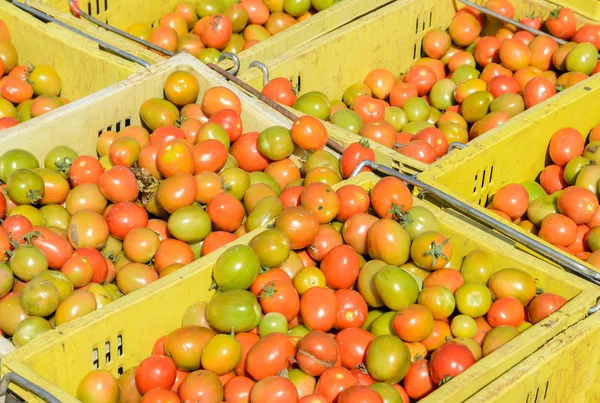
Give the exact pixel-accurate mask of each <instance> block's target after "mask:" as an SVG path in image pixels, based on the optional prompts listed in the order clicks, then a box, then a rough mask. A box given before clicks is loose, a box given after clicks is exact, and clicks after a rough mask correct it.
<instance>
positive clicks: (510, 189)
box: [492, 183, 529, 220]
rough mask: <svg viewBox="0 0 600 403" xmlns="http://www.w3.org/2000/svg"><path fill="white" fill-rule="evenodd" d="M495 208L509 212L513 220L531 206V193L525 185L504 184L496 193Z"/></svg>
mask: <svg viewBox="0 0 600 403" xmlns="http://www.w3.org/2000/svg"><path fill="white" fill-rule="evenodd" d="M492 203H493V206H494V208H496V209H498V210H500V211H502V212H504V213H506V214H508V216H509V217H510V218H511V219H512V220H516V219H517V218H521V216H523V214H525V212H526V211H527V207H528V206H529V194H528V193H527V190H526V189H525V187H523V185H520V184H518V183H511V184H508V185H504V186H502V187H501V188H500V189H499V190H498V191H497V192H496V194H495V195H494V199H493V201H492Z"/></svg>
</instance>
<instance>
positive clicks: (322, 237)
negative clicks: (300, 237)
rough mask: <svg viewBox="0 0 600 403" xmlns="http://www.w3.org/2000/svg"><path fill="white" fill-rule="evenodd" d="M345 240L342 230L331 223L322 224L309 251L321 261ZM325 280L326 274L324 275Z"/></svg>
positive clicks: (315, 258)
mask: <svg viewBox="0 0 600 403" xmlns="http://www.w3.org/2000/svg"><path fill="white" fill-rule="evenodd" d="M343 243H344V240H343V239H342V235H341V234H340V232H339V231H338V230H337V229H335V228H333V227H332V226H331V225H328V224H322V225H321V226H320V227H319V232H318V233H317V236H316V237H315V239H314V241H313V242H312V243H311V244H310V245H309V246H308V248H307V251H308V254H309V255H310V257H311V258H313V259H314V260H316V261H321V260H322V259H323V258H324V257H325V256H326V255H327V254H328V253H329V252H330V251H331V250H332V249H333V248H335V247H337V246H340V245H343ZM323 280H325V276H324V275H323Z"/></svg>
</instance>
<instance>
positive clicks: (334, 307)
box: [300, 287, 339, 332]
mask: <svg viewBox="0 0 600 403" xmlns="http://www.w3.org/2000/svg"><path fill="white" fill-rule="evenodd" d="M338 311H339V305H338V301H337V297H336V296H335V292H334V291H333V290H331V289H329V288H323V287H311V288H309V289H308V290H307V291H305V292H304V294H302V297H301V298H300V315H301V316H302V322H303V323H304V324H305V325H306V326H307V327H308V328H309V329H311V330H320V331H323V332H327V331H329V330H331V329H332V328H333V326H334V325H335V322H336V321H337V314H338Z"/></svg>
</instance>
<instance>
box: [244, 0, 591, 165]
mask: <svg viewBox="0 0 600 403" xmlns="http://www.w3.org/2000/svg"><path fill="white" fill-rule="evenodd" d="M594 1H595V0H594ZM475 2H476V3H478V4H485V2H486V0H477V1H475ZM510 2H511V3H512V4H513V5H514V7H515V18H517V19H518V18H520V17H522V16H524V15H526V14H531V13H532V12H535V13H536V15H541V16H544V17H545V16H547V15H548V14H549V13H550V11H551V10H553V9H554V8H556V6H555V5H554V4H551V3H549V2H548V1H542V0H510ZM457 6H458V7H461V6H462V4H461V3H460V2H459V1H455V0H406V1H397V2H394V3H392V4H389V5H387V6H385V7H382V8H381V9H379V10H377V11H375V12H373V13H371V14H369V15H367V16H365V17H362V18H360V19H358V20H356V21H354V22H352V23H350V24H348V25H346V26H344V27H342V28H339V29H337V30H335V31H333V32H330V33H328V34H326V35H324V36H322V37H321V38H319V39H317V40H315V41H312V42H310V43H308V44H306V45H303V46H301V47H299V48H297V49H295V50H294V51H293V52H288V53H284V54H282V55H281V56H279V57H277V58H275V59H273V60H271V61H269V62H267V63H266V65H267V67H268V69H269V74H270V77H271V78H274V77H286V78H289V79H290V80H291V81H292V83H293V85H294V86H296V87H298V88H299V89H300V93H301V94H302V93H306V92H309V91H322V92H324V93H325V94H327V95H328V96H329V97H330V99H332V100H333V99H342V95H343V93H344V91H345V90H346V88H347V87H349V86H350V85H351V84H354V83H361V82H363V80H364V78H365V76H366V75H367V74H368V73H369V72H370V71H371V70H373V69H375V68H386V69H388V70H390V71H391V72H393V73H394V74H399V73H401V72H405V71H407V70H408V69H409V68H410V67H411V66H412V64H413V63H414V62H415V61H416V60H418V59H419V58H420V57H421V47H422V45H421V43H422V39H423V37H424V36H425V34H426V33H427V32H428V31H429V30H431V29H433V28H442V29H446V28H448V26H449V25H450V21H452V18H453V17H454V14H455V13H456V7H457ZM587 22H590V20H588V19H586V18H584V17H578V23H579V24H584V23H587ZM239 77H240V78H241V79H242V80H244V81H245V82H247V83H248V84H250V85H251V86H252V87H254V88H256V89H259V90H261V89H262V88H263V74H262V72H261V71H260V70H259V69H255V68H253V69H250V70H246V71H242V73H241V74H240V75H239ZM578 88H581V86H580V87H578ZM557 96H558V97H562V96H563V95H562V94H559V95H557ZM296 113H299V112H298V111H296ZM519 119H521V118H520V117H519V116H517V117H515V118H513V119H512V120H513V121H514V120H519ZM344 133H345V135H346V136H347V137H349V138H351V139H352V141H358V139H360V137H359V136H357V135H355V134H353V133H350V132H347V131H344ZM477 143H478V139H476V140H475V141H472V142H470V143H469V144H477ZM380 148H381V149H383V151H382V152H385V153H386V154H387V155H388V156H389V157H390V158H392V159H393V160H394V161H396V164H397V165H404V166H411V167H414V168H415V169H421V170H424V169H426V167H427V164H424V163H419V162H418V161H415V160H413V159H412V158H407V157H405V156H403V155H402V154H400V153H398V152H396V151H394V150H391V149H389V148H386V147H380Z"/></svg>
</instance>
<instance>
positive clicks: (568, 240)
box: [538, 214, 577, 246]
mask: <svg viewBox="0 0 600 403" xmlns="http://www.w3.org/2000/svg"><path fill="white" fill-rule="evenodd" d="M538 236H539V237H540V238H542V239H543V240H545V241H547V242H550V243H551V244H552V245H560V246H569V245H571V244H573V242H575V241H576V240H577V224H575V222H574V221H573V220H571V219H570V218H568V217H566V216H564V215H562V214H549V215H547V216H546V218H544V220H543V221H542V226H541V227H540V231H539V232H538Z"/></svg>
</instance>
